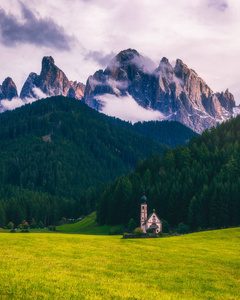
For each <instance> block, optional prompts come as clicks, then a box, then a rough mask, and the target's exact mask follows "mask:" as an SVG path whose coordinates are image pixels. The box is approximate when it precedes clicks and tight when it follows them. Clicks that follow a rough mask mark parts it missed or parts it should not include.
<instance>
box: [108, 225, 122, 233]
mask: <svg viewBox="0 0 240 300" xmlns="http://www.w3.org/2000/svg"><path fill="white" fill-rule="evenodd" d="M123 232H124V228H123V227H122V228H119V229H113V228H112V229H110V230H109V232H108V234H109V235H120V234H123Z"/></svg>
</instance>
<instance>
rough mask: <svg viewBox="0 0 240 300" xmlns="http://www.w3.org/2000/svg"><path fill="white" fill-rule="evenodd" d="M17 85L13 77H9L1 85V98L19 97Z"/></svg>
mask: <svg viewBox="0 0 240 300" xmlns="http://www.w3.org/2000/svg"><path fill="white" fill-rule="evenodd" d="M17 96H18V93H17V87H16V85H15V83H14V82H13V80H12V78H10V77H7V78H6V79H5V80H4V81H3V83H2V85H0V100H2V99H8V100H12V98H14V97H17Z"/></svg>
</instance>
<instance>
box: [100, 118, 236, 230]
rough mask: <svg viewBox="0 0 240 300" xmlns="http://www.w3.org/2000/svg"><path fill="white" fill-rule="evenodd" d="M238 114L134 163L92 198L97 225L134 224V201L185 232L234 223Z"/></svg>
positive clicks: (137, 205) (136, 209)
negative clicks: (182, 225) (143, 202)
mask: <svg viewBox="0 0 240 300" xmlns="http://www.w3.org/2000/svg"><path fill="white" fill-rule="evenodd" d="M239 145H240V116H239V117H237V118H236V119H231V120H229V121H227V122H226V123H224V124H221V125H218V126H217V128H212V129H211V130H206V131H205V132H204V133H203V134H202V135H201V136H199V137H194V138H192V139H191V140H190V142H189V144H188V145H187V146H182V147H181V146H177V147H176V148H174V149H168V150H167V151H166V152H165V153H164V155H163V156H161V155H157V154H156V155H154V156H152V157H149V158H147V159H146V160H145V161H144V162H142V163H141V162H139V163H138V165H137V167H136V170H135V172H134V173H131V174H130V175H129V176H121V177H120V178H119V179H117V180H115V181H114V182H113V183H112V184H110V185H108V186H107V188H106V189H105V190H104V192H101V193H100V194H98V195H97V199H99V202H98V210H97V215H98V222H99V223H100V224H121V223H125V224H127V223H128V221H129V220H130V218H134V219H135V221H136V222H137V223H139V211H140V199H141V196H142V194H143V192H145V193H146V196H147V198H148V209H149V211H152V209H153V208H155V209H156V212H157V214H158V215H159V217H160V218H162V219H165V220H166V221H167V222H168V223H170V225H172V226H173V227H176V226H178V224H180V223H182V222H183V223H185V224H188V225H189V226H190V229H191V230H196V229H201V228H223V227H226V226H238V225H239V224H240V200H239V196H238V195H239V193H240V156H239V152H240V146H239Z"/></svg>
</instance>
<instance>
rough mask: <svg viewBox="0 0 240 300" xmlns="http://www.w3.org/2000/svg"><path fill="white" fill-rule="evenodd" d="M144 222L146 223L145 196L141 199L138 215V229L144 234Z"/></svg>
mask: <svg viewBox="0 0 240 300" xmlns="http://www.w3.org/2000/svg"><path fill="white" fill-rule="evenodd" d="M146 222H147V197H146V196H145V194H144V195H143V196H142V198H141V213H140V227H141V228H142V230H143V232H144V233H146Z"/></svg>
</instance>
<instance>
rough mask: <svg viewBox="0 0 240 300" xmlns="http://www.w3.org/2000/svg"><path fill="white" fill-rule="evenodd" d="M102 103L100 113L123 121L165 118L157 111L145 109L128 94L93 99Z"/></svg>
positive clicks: (106, 95) (133, 121)
mask: <svg viewBox="0 0 240 300" xmlns="http://www.w3.org/2000/svg"><path fill="white" fill-rule="evenodd" d="M95 98H96V99H97V100H100V101H101V102H102V103H103V107H102V112H103V113H104V114H106V115H109V116H114V117H117V118H119V119H121V120H124V121H130V122H132V123H136V122H139V121H152V120H164V119H166V117H165V116H164V115H163V114H162V113H161V112H159V111H154V110H152V109H146V108H143V107H142V106H140V105H138V103H137V102H136V101H135V100H134V99H133V97H132V96H130V95H129V94H128V95H127V96H123V97H117V96H115V95H111V94H104V95H100V96H96V97H95Z"/></svg>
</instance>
